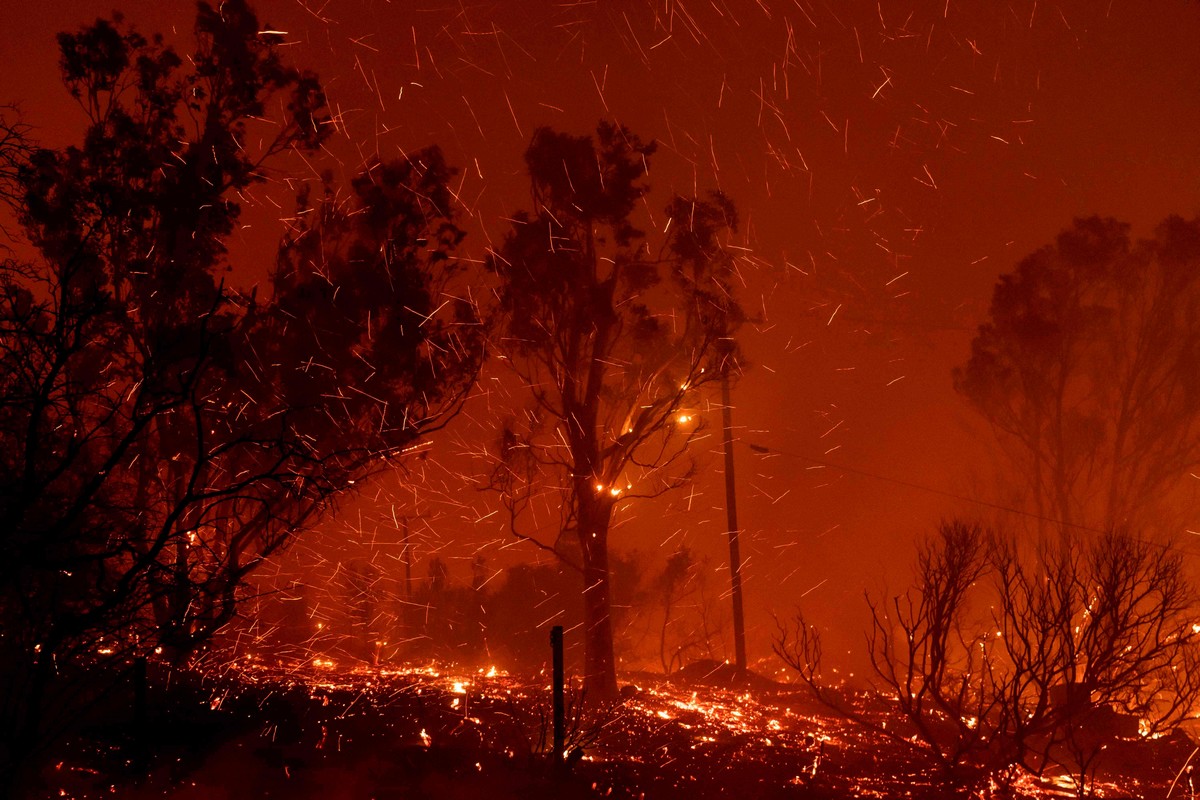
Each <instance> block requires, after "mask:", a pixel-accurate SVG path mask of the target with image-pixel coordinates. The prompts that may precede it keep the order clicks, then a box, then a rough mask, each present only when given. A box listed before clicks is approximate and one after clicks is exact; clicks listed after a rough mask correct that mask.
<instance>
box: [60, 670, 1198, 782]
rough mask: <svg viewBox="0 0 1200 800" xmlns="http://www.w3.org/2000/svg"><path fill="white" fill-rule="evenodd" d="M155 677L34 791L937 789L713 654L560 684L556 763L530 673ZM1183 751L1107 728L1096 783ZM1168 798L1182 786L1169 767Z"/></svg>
mask: <svg viewBox="0 0 1200 800" xmlns="http://www.w3.org/2000/svg"><path fill="white" fill-rule="evenodd" d="M156 677H157V678H159V679H160V680H156V681H154V684H155V687H154V688H151V690H150V694H149V700H150V703H149V709H150V710H149V712H148V713H147V714H146V719H145V720H144V721H142V722H141V723H140V726H141V728H140V734H139V732H138V724H139V723H137V722H135V721H134V719H133V718H132V717H131V716H130V715H129V714H126V715H125V716H126V718H127V721H126V722H124V723H120V724H116V725H109V726H107V727H105V728H93V729H91V730H90V731H89V732H88V734H87V735H86V736H85V737H83V738H81V739H78V740H76V741H75V742H74V744H73V745H72V748H71V751H70V754H69V755H68V756H67V757H66V758H64V759H63V760H62V761H61V762H60V763H59V764H58V765H57V767H56V768H54V770H53V772H52V774H50V775H49V776H48V778H49V788H48V794H49V795H50V796H60V797H62V796H65V797H74V798H80V799H81V800H82V799H83V798H92V797H97V798H98V797H112V796H118V797H127V798H150V797H170V798H178V799H179V800H192V799H193V798H194V799H195V800H201V799H203V800H235V799H240V798H268V797H281V798H298V799H303V798H314V799H315V798H328V799H329V800H340V799H343V798H344V799H345V800H352V799H354V800H357V798H363V799H364V800H365V799H366V798H376V799H377V800H385V799H390V798H475V797H487V798H537V797H556V798H574V797H579V798H583V797H612V798H688V800H695V798H705V797H728V796H739V797H741V798H776V797H779V798H782V797H788V798H841V797H918V798H939V797H950V796H952V792H951V791H950V789H949V788H948V787H947V786H946V785H945V782H944V781H943V780H942V779H941V777H940V776H939V774H938V773H937V772H936V770H934V769H933V768H932V766H931V764H930V763H929V762H928V761H927V760H926V759H924V758H923V757H922V756H921V754H920V753H918V752H917V751H915V750H914V749H911V748H907V747H904V746H902V745H898V744H897V743H895V742H893V741H890V740H888V739H886V738H883V737H880V736H879V735H877V734H872V733H869V732H867V731H866V730H864V729H862V728H860V727H856V726H854V725H853V724H851V723H849V722H847V721H845V720H843V719H841V718H839V717H837V716H836V715H834V714H832V713H831V712H829V711H828V710H827V709H825V708H824V707H822V706H820V705H818V704H816V703H815V701H813V700H812V699H811V698H810V697H809V696H808V695H807V694H806V693H805V692H804V691H803V690H800V689H798V688H796V687H790V686H787V685H784V684H778V683H774V682H772V681H769V680H766V679H762V678H752V679H751V680H750V681H749V682H745V683H743V684H742V685H734V682H733V681H731V680H730V677H731V676H730V674H729V669H728V667H725V666H724V665H717V664H711V663H710V664H698V665H693V666H692V667H691V668H689V669H687V670H685V671H684V672H683V673H681V674H678V675H676V676H675V677H674V678H672V679H666V678H664V677H663V676H661V675H650V674H636V675H625V676H623V677H624V680H623V684H624V688H623V690H622V695H623V697H622V699H621V701H619V702H618V703H615V704H613V705H611V706H608V707H591V706H589V705H588V704H587V703H586V702H585V703H584V705H583V711H582V713H581V714H579V713H575V712H576V711H577V710H578V701H579V696H578V693H577V692H576V693H573V694H572V697H571V701H572V703H571V705H572V709H571V711H572V713H571V718H572V722H573V723H574V724H573V725H572V730H571V737H570V745H571V746H573V747H574V746H581V747H582V748H583V756H582V758H581V759H579V760H577V761H576V762H575V763H573V764H572V765H571V767H570V769H569V770H564V771H561V772H559V773H558V774H555V772H554V771H553V770H552V769H551V767H550V765H549V763H548V760H547V758H546V755H545V750H546V748H547V742H548V739H549V738H550V732H549V730H548V728H549V723H548V716H549V713H548V710H549V708H548V707H549V691H550V687H549V679H548V677H547V676H546V675H531V676H514V675H507V674H504V673H502V672H498V671H497V670H495V669H494V668H493V669H488V670H478V671H466V670H456V669H455V668H453V667H450V666H440V667H421V668H418V667H411V666H410V667H404V668H400V667H396V666H390V667H386V668H367V667H361V666H359V667H346V666H343V665H340V664H338V663H336V662H334V661H332V660H329V659H323V658H316V659H312V660H306V661H302V662H301V661H285V660H277V659H272V660H269V661H268V660H264V659H263V658H261V657H259V658H254V657H247V658H242V659H240V660H238V661H234V662H230V663H228V664H226V666H225V667H223V668H222V669H220V670H217V671H213V672H212V673H210V674H201V673H174V674H169V673H166V672H163V673H162V674H159V675H157V676H156ZM161 679H166V680H161ZM858 702H860V703H861V702H862V698H861V697H860V698H858ZM1193 750H1194V746H1193V745H1192V743H1191V742H1190V740H1188V739H1187V738H1186V737H1185V736H1183V735H1182V734H1178V735H1176V736H1175V737H1172V738H1169V739H1160V740H1156V741H1146V740H1127V741H1118V742H1114V744H1113V745H1112V746H1111V747H1110V748H1109V750H1108V751H1107V752H1106V754H1105V759H1104V765H1103V766H1102V768H1101V771H1100V773H1099V775H1098V778H1099V780H1098V782H1097V784H1096V786H1095V791H1096V796H1100V797H1108V798H1120V797H1130V798H1134V797H1136V798H1143V797H1146V798H1149V797H1155V798H1159V797H1164V796H1166V795H1167V792H1168V791H1169V790H1170V789H1171V785H1172V782H1173V781H1174V780H1175V779H1176V776H1178V775H1180V773H1181V770H1182V768H1183V767H1184V765H1185V763H1186V762H1187V761H1188V759H1189V755H1190V754H1192V753H1193ZM1071 794H1072V792H1071V791H1070V789H1069V782H1068V781H1067V780H1066V779H1065V777H1059V778H1058V779H1057V780H1056V779H1055V778H1054V777H1053V776H1050V777H1048V779H1045V780H1041V781H1036V780H1034V779H1032V778H1029V777H1023V778H1021V779H1020V780H1018V782H1017V784H1016V796H1018V797H1050V796H1070V795H1071ZM1172 796H1176V797H1186V796H1191V795H1190V791H1189V786H1188V779H1187V776H1183V777H1182V778H1181V779H1180V780H1179V782H1178V783H1177V784H1176V785H1175V787H1174V794H1173V795H1172Z"/></svg>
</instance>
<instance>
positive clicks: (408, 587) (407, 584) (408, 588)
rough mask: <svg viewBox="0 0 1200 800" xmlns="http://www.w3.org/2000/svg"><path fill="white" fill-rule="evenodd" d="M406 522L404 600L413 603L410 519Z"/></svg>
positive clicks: (406, 519)
mask: <svg viewBox="0 0 1200 800" xmlns="http://www.w3.org/2000/svg"><path fill="white" fill-rule="evenodd" d="M401 519H403V520H404V547H403V550H404V599H405V600H406V601H407V602H410V603H411V602H412V548H410V547H409V546H408V517H407V516H404V517H401Z"/></svg>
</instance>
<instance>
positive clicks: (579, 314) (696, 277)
mask: <svg viewBox="0 0 1200 800" xmlns="http://www.w3.org/2000/svg"><path fill="white" fill-rule="evenodd" d="M653 153H654V145H653V144H649V145H647V144H643V143H642V142H641V140H640V139H639V138H638V137H637V136H635V135H634V134H633V133H631V132H630V131H628V130H627V129H625V128H624V127H621V126H618V125H613V124H609V123H606V122H602V123H601V124H600V125H599V127H598V128H597V131H596V137H595V138H594V139H593V138H591V137H587V136H584V137H576V136H570V135H567V134H562V133H557V132H555V131H552V130H549V129H541V130H539V131H538V132H537V133H536V134H534V137H533V141H532V143H531V144H530V146H529V149H528V151H527V152H526V155H525V162H526V166H527V168H528V170H529V176H530V181H531V188H532V200H533V205H534V208H533V211H532V212H520V213H518V214H517V215H516V216H515V217H514V225H513V230H512V232H511V233H510V234H509V235H508V237H507V238H506V239H505V241H504V243H503V245H502V246H501V248H500V249H499V250H498V251H497V252H496V253H494V255H493V257H492V258H491V259H490V261H489V264H490V267H491V269H492V270H494V271H495V273H496V275H497V276H498V277H499V279H500V283H501V285H500V292H499V295H500V301H501V307H502V311H503V315H504V323H503V333H502V338H501V340H500V342H499V344H498V346H497V349H498V350H499V351H500V352H501V354H502V355H503V356H504V360H505V363H506V364H509V365H511V366H512V367H513V369H514V370H515V371H516V372H517V374H518V375H519V376H520V379H521V381H522V383H523V384H524V386H525V388H526V389H527V390H528V392H529V394H530V397H531V399H532V404H531V406H530V407H529V409H528V410H527V411H526V412H525V414H524V416H523V417H520V418H518V420H517V421H516V422H515V423H514V425H513V426H512V427H511V430H509V431H507V432H506V434H505V438H504V441H503V442H502V447H501V456H502V463H501V464H500V465H499V467H498V469H497V472H496V477H495V481H494V482H495V483H496V484H497V485H499V486H500V487H501V488H502V491H503V492H504V497H505V502H506V503H507V504H508V505H509V506H510V508H511V509H512V510H513V511H514V514H515V517H514V519H519V518H520V517H521V516H522V515H521V513H520V512H521V511H523V510H528V509H529V508H530V503H531V502H536V500H537V498H536V489H535V487H536V486H537V485H538V484H544V485H548V486H552V487H555V494H556V495H557V504H558V506H557V517H558V529H559V531H560V534H559V535H560V537H561V536H564V535H565V536H566V537H567V539H573V540H574V547H573V548H572V549H573V551H574V553H575V554H577V555H576V557H575V558H572V559H571V560H572V561H573V562H575V563H576V564H577V566H578V567H579V568H580V570H581V572H582V577H583V593H584V627H585V651H586V655H585V661H586V666H585V672H586V684H587V689H588V691H589V692H590V693H592V694H593V696H595V697H601V698H604V697H611V696H613V695H615V693H616V689H617V684H616V664H615V660H614V653H613V626H612V620H611V588H610V575H609V554H608V547H609V542H608V532H609V528H610V525H611V523H612V520H613V516H614V513H616V512H617V511H618V509H620V508H623V507H625V506H627V505H628V504H630V503H631V502H633V501H635V500H637V499H639V498H645V497H652V496H655V495H659V494H661V493H663V492H665V491H668V490H670V489H672V488H675V487H677V486H679V485H680V484H681V483H682V482H683V480H684V479H685V477H686V475H687V473H688V466H687V464H688V462H687V459H686V453H687V444H688V442H689V441H690V440H691V439H692V438H693V437H694V436H695V434H696V431H697V429H698V425H697V422H698V421H697V420H695V419H694V418H693V417H694V415H693V414H692V413H687V412H688V410H689V409H694V408H695V405H694V404H695V403H696V402H697V398H698V396H699V392H700V391H701V390H703V388H704V387H705V386H706V385H707V384H709V383H710V382H712V381H715V380H717V379H718V378H719V377H720V373H721V369H722V363H723V361H725V360H727V359H736V357H737V354H736V350H735V348H734V347H733V342H732V339H731V338H730V337H731V336H732V335H733V333H734V331H735V330H736V328H737V327H738V324H739V323H740V321H741V311H740V309H739V307H738V305H737V302H736V301H735V300H734V297H733V288H732V280H733V258H732V257H731V255H730V254H729V252H728V251H726V250H725V249H724V248H723V246H722V235H723V234H724V233H725V232H726V231H728V230H731V229H732V228H733V227H734V226H735V224H736V217H735V212H734V208H733V205H732V203H730V202H729V200H727V199H726V198H725V197H724V196H723V195H720V194H713V195H711V196H710V197H709V198H708V199H706V200H701V199H684V198H676V199H675V200H673V201H672V202H671V203H670V204H669V206H668V207H667V212H666V219H665V224H664V236H663V244H662V247H661V249H660V250H659V252H658V253H657V254H654V253H652V252H651V251H650V248H649V245H648V243H647V241H646V238H645V235H644V234H643V232H642V231H640V230H638V229H637V228H636V227H635V226H634V224H633V222H632V217H633V213H634V209H635V207H636V205H637V204H638V201H639V200H641V199H642V198H643V196H644V195H645V193H646V191H647V189H646V186H645V184H644V177H645V174H646V169H647V165H648V161H649V158H650V157H651V156H652V155H653ZM539 475H540V476H542V478H541V480H536V481H535V480H530V478H533V477H534V476H539ZM543 499H544V498H543ZM549 507H550V508H551V509H553V508H554V501H550V503H549ZM552 513H554V512H553V511H552ZM527 521H528V518H526V524H527ZM514 530H515V531H516V532H518V533H520V531H519V529H517V528H516V527H514ZM522 535H524V536H526V537H527V538H534V537H533V534H532V533H526V534H522ZM543 545H544V546H547V547H552V548H553V549H556V550H559V551H560V552H561V551H563V548H562V546H561V541H556V543H555V545H546V544H545V543H543ZM568 557H569V556H568ZM576 559H577V560H576Z"/></svg>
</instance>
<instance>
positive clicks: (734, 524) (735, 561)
mask: <svg viewBox="0 0 1200 800" xmlns="http://www.w3.org/2000/svg"><path fill="white" fill-rule="evenodd" d="M729 361H730V359H729V358H726V359H725V363H724V365H723V366H722V367H721V419H722V420H723V422H724V424H725V515H726V518H727V520H728V524H729V579H730V582H731V583H732V588H733V649H734V654H735V658H736V659H737V668H738V672H739V673H744V672H745V671H746V618H745V615H744V614H743V612H742V556H741V551H740V550H739V548H738V518H737V490H736V489H735V487H734V477H733V401H732V400H731V399H730V391H729Z"/></svg>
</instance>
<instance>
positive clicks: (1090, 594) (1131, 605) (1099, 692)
mask: <svg viewBox="0 0 1200 800" xmlns="http://www.w3.org/2000/svg"><path fill="white" fill-rule="evenodd" d="M915 573H916V575H915V577H916V585H915V586H914V588H913V590H911V591H909V592H907V593H905V594H903V595H900V596H898V597H895V598H893V599H892V601H891V603H888V604H884V603H876V602H871V601H870V600H869V601H868V602H870V609H871V617H872V628H871V632H870V634H869V635H868V639H867V645H868V653H869V655H870V659H871V666H872V668H873V672H874V681H873V684H874V688H875V689H876V690H878V691H879V692H881V697H882V702H883V704H884V708H886V709H888V710H895V711H898V712H899V714H900V715H901V716H902V717H903V719H904V720H905V722H906V723H907V724H906V725H896V724H894V723H888V722H886V721H885V722H881V721H880V716H879V715H878V714H876V713H874V712H873V710H867V709H864V708H863V706H862V705H861V704H854V703H850V702H847V700H846V699H845V698H844V697H843V696H841V694H840V693H839V692H837V691H835V690H834V689H832V688H831V687H830V686H828V685H827V684H825V683H823V682H822V679H821V656H822V654H821V639H820V634H819V632H818V631H816V630H815V629H813V628H812V627H811V626H809V625H808V624H806V623H805V622H804V620H803V618H799V617H798V618H797V620H796V623H795V624H794V625H793V626H790V627H783V628H781V630H780V635H779V637H778V638H777V640H776V643H775V650H776V653H778V654H779V655H780V657H781V658H782V659H783V660H784V661H785V662H786V663H787V664H788V665H789V666H791V667H792V668H793V669H795V670H796V671H797V674H798V675H799V676H800V678H801V679H802V680H803V681H804V682H805V683H807V684H808V685H809V686H810V687H811V688H812V689H813V691H814V692H815V693H816V695H817V697H818V698H819V699H821V700H822V701H823V702H825V703H826V704H827V705H829V706H831V707H833V708H835V709H837V710H838V711H840V712H841V713H843V714H845V715H846V716H847V717H849V718H851V719H854V720H855V721H857V722H859V723H860V724H863V725H865V726H868V727H871V728H872V729H874V730H876V731H878V732H880V733H883V734H885V735H887V736H890V737H892V738H894V739H896V740H897V741H901V742H907V743H910V744H913V743H915V744H917V746H918V747H920V748H921V749H922V750H923V751H924V752H926V753H928V754H929V755H931V756H932V757H933V758H934V760H935V761H936V762H937V763H938V764H939V765H940V766H941V767H942V768H943V769H944V770H945V772H946V773H947V775H948V776H949V777H951V778H952V779H953V780H954V781H956V782H957V783H958V784H959V785H960V786H961V787H962V788H963V789H964V790H969V789H971V788H972V787H974V786H977V785H978V784H979V783H980V782H981V781H983V780H984V779H986V778H987V777H988V776H992V777H996V776H1003V775H1005V774H1006V773H1007V772H1009V771H1010V770H1011V768H1013V767H1020V768H1022V769H1024V770H1027V771H1029V772H1031V773H1033V774H1036V775H1041V774H1042V773H1043V772H1044V771H1045V770H1046V768H1047V767H1049V766H1051V765H1054V766H1058V767H1062V768H1065V769H1066V770H1067V771H1068V774H1069V775H1071V777H1072V779H1073V780H1074V782H1075V787H1076V790H1077V792H1078V793H1079V794H1080V796H1083V795H1084V794H1085V793H1086V792H1087V791H1088V787H1089V784H1090V781H1091V779H1092V776H1093V771H1094V769H1095V767H1096V766H1097V764H1098V759H1099V758H1100V756H1101V754H1102V753H1103V751H1104V749H1105V748H1106V746H1107V745H1108V744H1109V743H1110V742H1111V741H1112V739H1113V737H1114V736H1117V735H1126V736H1133V735H1137V734H1139V733H1140V734H1141V735H1144V736H1149V735H1154V734H1159V733H1162V732H1165V731H1167V730H1170V729H1172V728H1174V727H1176V726H1178V725H1179V724H1180V723H1181V722H1183V721H1185V720H1189V719H1195V718H1196V717H1197V713H1198V712H1197V709H1196V706H1197V703H1198V702H1200V678H1198V677H1197V673H1196V666H1197V659H1198V658H1200V628H1198V627H1197V626H1196V625H1195V622H1194V615H1195V610H1196V600H1197V597H1196V592H1195V590H1194V588H1193V586H1192V585H1191V583H1190V582H1189V581H1188V579H1187V577H1186V575H1185V570H1184V566H1183V562H1182V557H1181V556H1180V554H1179V553H1177V552H1174V551H1171V550H1169V549H1165V548H1163V547H1161V546H1159V545H1156V544H1154V543H1151V542H1149V541H1146V540H1145V539H1142V538H1140V537H1138V536H1135V535H1132V534H1129V533H1120V532H1118V533H1112V534H1108V535H1106V536H1102V537H1097V538H1095V539H1089V540H1081V539H1079V538H1077V537H1064V538H1062V539H1061V540H1054V541H1051V542H1047V543H1045V544H1044V545H1043V546H1042V547H1041V548H1040V549H1039V550H1037V551H1033V552H1028V553H1021V552H1019V551H1018V548H1017V547H1016V545H1015V543H1014V541H1013V540H1012V539H1005V538H1000V537H989V536H987V535H986V534H985V533H984V531H983V530H982V529H980V528H979V527H977V526H973V525H966V524H963V523H958V522H954V523H948V524H944V525H942V526H941V528H940V529H939V535H938V536H937V537H935V538H934V539H932V540H931V541H929V542H927V543H925V544H923V545H922V546H921V548H920V550H919V551H918V557H917V561H916V568H915ZM987 607H990V612H986V613H985V612H984V611H983V609H984V608H987ZM893 703H894V706H893ZM883 719H884V720H886V717H884V718H883Z"/></svg>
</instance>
